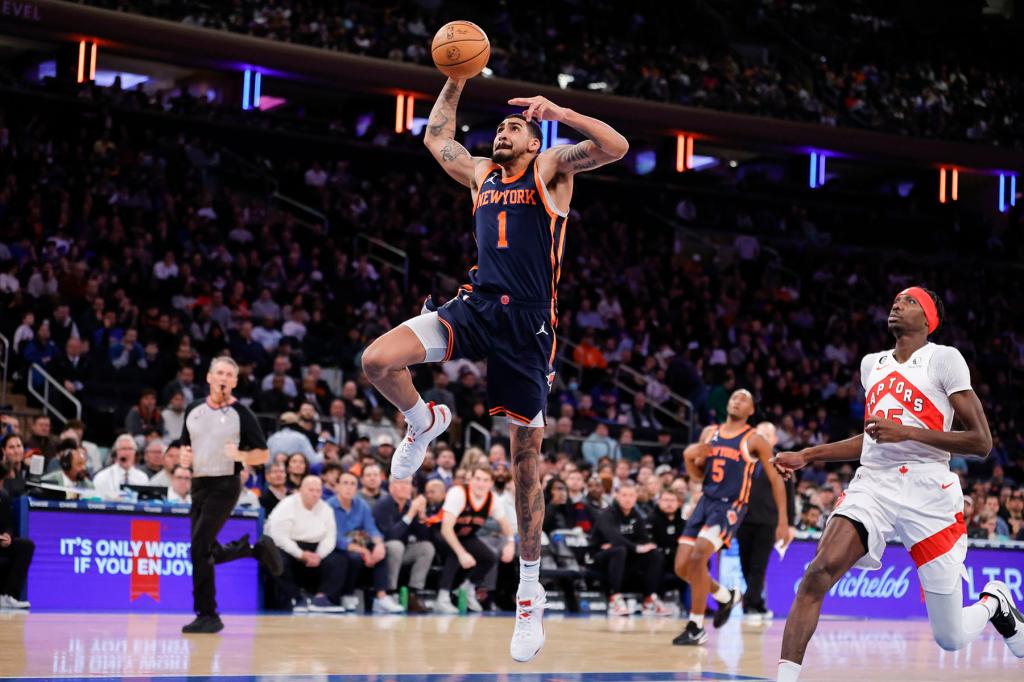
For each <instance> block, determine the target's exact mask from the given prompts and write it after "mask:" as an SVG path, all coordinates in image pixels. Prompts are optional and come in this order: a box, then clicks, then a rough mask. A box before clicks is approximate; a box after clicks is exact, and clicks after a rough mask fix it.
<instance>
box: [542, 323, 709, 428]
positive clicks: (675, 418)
mask: <svg viewBox="0 0 1024 682" xmlns="http://www.w3.org/2000/svg"><path fill="white" fill-rule="evenodd" d="M559 344H560V345H561V346H562V348H563V350H564V349H569V350H573V351H574V350H576V348H577V347H578V346H579V344H577V343H576V342H574V341H572V340H571V339H565V338H559ZM559 358H560V360H561V362H564V363H565V364H567V365H569V366H570V367H573V368H574V369H576V371H578V372H582V371H583V368H582V367H581V366H580V365H579V363H577V362H576V361H575V360H573V359H572V355H571V353H564V352H561V353H559ZM620 374H625V375H627V376H629V378H630V379H631V380H632V381H634V382H636V385H637V386H644V385H646V384H647V377H645V376H644V375H643V374H641V373H640V372H638V371H636V370H635V369H633V368H632V367H629V366H628V365H622V364H619V365H618V366H617V367H616V368H615V374H614V375H613V379H614V381H615V386H616V387H617V388H619V389H620V390H622V391H625V392H626V393H627V394H629V396H630V397H632V396H634V395H635V394H636V393H637V392H638V391H637V390H636V389H634V388H633V387H632V386H630V385H629V384H627V383H626V382H624V381H622V380H621V379H620V378H619V375H620ZM665 403H668V404H672V405H673V406H675V411H674V412H673V411H672V410H670V409H668V408H666V407H665V406H664V405H665V404H661V405H659V404H657V403H654V402H651V408H652V409H653V410H654V411H655V412H657V413H658V414H659V415H661V416H664V417H667V418H668V419H670V420H672V422H674V423H676V424H679V425H680V426H682V427H683V428H684V429H686V431H687V435H686V438H687V442H689V441H690V440H692V438H693V434H694V433H696V429H697V411H696V410H695V409H694V407H693V403H692V402H690V401H689V400H687V399H686V398H684V397H683V396H681V395H679V394H678V393H674V392H672V391H669V394H668V399H667V400H666V401H665Z"/></svg>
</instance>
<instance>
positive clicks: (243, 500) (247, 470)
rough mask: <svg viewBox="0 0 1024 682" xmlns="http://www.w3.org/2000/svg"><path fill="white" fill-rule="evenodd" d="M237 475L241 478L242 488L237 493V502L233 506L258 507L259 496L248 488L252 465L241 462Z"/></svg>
mask: <svg viewBox="0 0 1024 682" xmlns="http://www.w3.org/2000/svg"><path fill="white" fill-rule="evenodd" d="M238 477H239V478H240V479H241V480H242V490H241V492H239V493H238V503H237V504H236V505H235V506H236V507H249V508H251V509H255V508H256V507H259V506H260V498H259V496H258V495H257V494H256V493H255V492H253V490H252V488H250V479H252V478H253V473H252V467H251V466H249V465H248V464H243V465H242V470H241V471H239V472H238Z"/></svg>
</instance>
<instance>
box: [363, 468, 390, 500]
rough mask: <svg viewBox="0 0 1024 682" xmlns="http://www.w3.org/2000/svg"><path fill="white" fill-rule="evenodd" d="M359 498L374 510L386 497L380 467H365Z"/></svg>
mask: <svg viewBox="0 0 1024 682" xmlns="http://www.w3.org/2000/svg"><path fill="white" fill-rule="evenodd" d="M359 483H360V488H359V497H361V498H362V499H363V501H364V502H366V504H368V505H369V506H370V509H373V508H374V507H375V506H376V505H377V503H378V502H380V500H381V499H382V497H383V495H384V489H383V476H382V475H381V471H380V467H379V466H377V465H376V464H370V465H368V466H365V467H363V475H362V476H361V477H360V478H359Z"/></svg>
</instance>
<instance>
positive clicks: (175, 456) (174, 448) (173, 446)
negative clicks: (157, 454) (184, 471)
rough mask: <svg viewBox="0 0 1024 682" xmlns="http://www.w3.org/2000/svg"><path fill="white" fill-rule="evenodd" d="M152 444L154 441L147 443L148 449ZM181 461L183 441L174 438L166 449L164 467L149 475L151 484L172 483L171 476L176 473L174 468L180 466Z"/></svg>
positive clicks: (162, 484)
mask: <svg viewBox="0 0 1024 682" xmlns="http://www.w3.org/2000/svg"><path fill="white" fill-rule="evenodd" d="M150 445H152V443H150V444H147V445H146V448H147V449H148V448H149V446H150ZM179 461H181V441H180V440H172V441H171V442H170V443H168V444H167V449H166V450H164V456H163V468H162V469H161V470H160V471H158V472H156V473H155V474H153V475H152V476H150V477H149V484H150V485H158V486H162V487H166V486H169V485H171V477H172V476H173V475H174V468H175V467H176V466H178V462H179Z"/></svg>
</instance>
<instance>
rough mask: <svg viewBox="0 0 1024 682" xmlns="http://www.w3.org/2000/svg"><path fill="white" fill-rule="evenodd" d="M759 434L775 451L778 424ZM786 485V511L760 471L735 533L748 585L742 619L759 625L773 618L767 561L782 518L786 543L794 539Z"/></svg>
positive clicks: (764, 426) (790, 486) (761, 427)
mask: <svg viewBox="0 0 1024 682" xmlns="http://www.w3.org/2000/svg"><path fill="white" fill-rule="evenodd" d="M757 434H758V435H759V436H761V437H762V438H764V439H765V440H766V441H768V444H769V445H771V446H772V452H775V444H776V443H778V441H779V437H778V436H777V435H776V433H775V425H774V424H772V423H771V422H761V423H760V424H758V425H757ZM783 485H785V486H786V509H782V510H779V509H777V508H776V506H775V499H774V498H773V497H772V487H771V484H770V483H769V482H768V477H767V476H766V475H765V473H764V471H758V472H757V473H756V474H755V475H754V478H753V480H752V481H751V485H750V502H749V504H748V505H747V515H746V516H745V517H743V523H742V524H740V527H739V530H737V531H736V540H737V541H738V542H739V543H740V568H741V569H742V570H743V579H744V580H745V581H746V582H747V591H746V593H745V594H744V595H743V617H744V619H745V620H746V622H747V623H749V624H751V625H758V624H760V623H765V622H767V621H770V620H771V619H772V615H773V614H772V612H771V611H769V610H768V607H767V605H766V604H765V600H764V579H765V573H767V572H768V560H769V559H770V558H771V554H772V548H773V547H774V546H775V542H776V541H777V540H779V539H780V538H779V534H780V532H782V531H781V529H780V526H779V521H780V518H781V520H782V522H783V525H785V526H786V531H785V532H786V536H785V538H784V540H785V542H786V544H788V543H789V542H790V541H791V540H792V539H793V532H792V531H793V526H794V525H795V523H796V521H795V519H794V518H793V516H794V501H793V483H792V481H783Z"/></svg>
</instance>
